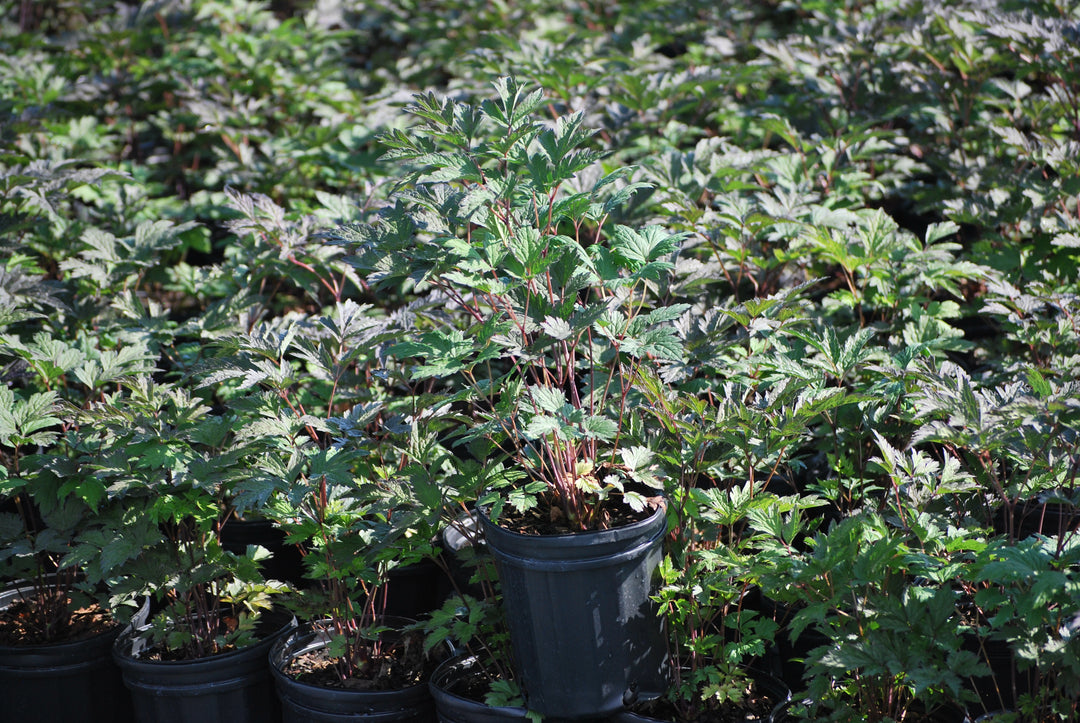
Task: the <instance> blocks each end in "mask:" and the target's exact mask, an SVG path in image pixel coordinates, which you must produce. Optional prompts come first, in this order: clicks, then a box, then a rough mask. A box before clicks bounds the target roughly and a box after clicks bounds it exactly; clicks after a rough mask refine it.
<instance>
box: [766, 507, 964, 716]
mask: <svg viewBox="0 0 1080 723" xmlns="http://www.w3.org/2000/svg"><path fill="white" fill-rule="evenodd" d="M924 532H925V533H926V534H925V535H924V536H923V538H922V539H918V538H916V541H917V542H919V543H921V546H920V547H919V548H915V549H913V548H911V547H909V546H908V540H907V536H906V534H905V533H904V532H903V531H901V530H898V529H895V528H892V527H890V526H889V525H888V524H887V523H886V521H885V520H884V519H883V518H882V517H881V516H879V515H877V514H874V513H869V512H868V513H864V514H861V515H856V516H852V517H848V518H845V519H844V520H842V521H841V522H839V523H838V524H835V525H833V526H832V527H830V528H829V529H828V531H826V532H819V533H817V534H815V535H814V537H813V539H812V540H811V541H810V543H809V547H810V550H809V551H806V552H803V551H799V550H794V549H790V548H789V549H788V551H787V554H788V555H789V557H790V559H789V560H788V561H787V562H786V563H785V564H779V565H777V566H776V568H775V571H774V572H773V573H770V574H769V575H767V576H765V577H764V578H763V579H764V580H765V584H766V585H767V586H768V587H769V588H770V589H771V590H773V594H775V595H776V596H777V597H778V598H779V599H780V600H782V601H790V602H796V601H797V602H798V603H799V604H800V607H799V608H798V610H797V612H796V614H795V615H794V617H793V619H792V620H791V622H790V623H789V624H790V626H791V628H792V631H793V634H794V635H795V636H798V635H799V634H801V633H803V631H805V630H807V629H810V628H813V629H815V630H816V631H817V632H818V633H820V634H821V635H822V636H823V639H824V642H822V643H821V644H820V645H818V646H816V647H814V648H813V649H812V650H811V651H810V652H809V654H808V655H807V658H806V669H805V673H804V680H805V684H806V686H805V689H804V690H803V691H800V692H797V693H796V694H795V699H796V700H798V701H800V702H799V704H798V705H796V706H795V709H797V710H796V713H797V714H798V715H804V716H805V715H809V716H811V717H813V719H814V720H851V719H852V717H858V718H859V719H860V720H868V721H891V720H905V721H920V722H921V721H936V720H944V719H951V718H952V717H953V716H955V715H960V716H962V715H963V706H964V704H965V703H966V702H967V701H968V700H969V699H970V698H971V697H972V695H971V693H970V692H969V691H967V690H966V688H965V683H966V681H967V679H968V678H969V677H971V676H975V675H979V674H981V673H983V672H984V670H985V669H984V667H983V666H981V665H980V663H979V660H978V658H977V656H976V655H975V653H974V652H973V651H971V650H968V649H966V648H965V646H964V640H965V635H964V634H965V632H967V631H968V630H969V628H968V625H967V623H966V621H965V620H964V618H963V616H961V615H960V613H959V610H958V605H957V603H958V597H957V592H956V591H955V590H954V589H953V588H952V586H951V585H950V584H949V582H950V581H949V580H948V577H949V576H950V575H953V574H955V569H956V566H954V565H950V564H949V561H950V558H949V556H948V554H947V552H948V550H947V547H946V546H945V545H944V541H943V539H942V538H941V537H940V533H941V531H940V530H938V529H935V528H933V527H931V528H930V529H929V531H926V530H924ZM935 543H941V544H942V546H941V547H936V544H935ZM774 551H775V548H774Z"/></svg>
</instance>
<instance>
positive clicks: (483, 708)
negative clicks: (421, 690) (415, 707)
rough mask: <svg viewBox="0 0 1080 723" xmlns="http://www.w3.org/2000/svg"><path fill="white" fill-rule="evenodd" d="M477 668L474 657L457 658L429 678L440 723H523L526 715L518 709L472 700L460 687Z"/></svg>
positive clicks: (524, 711)
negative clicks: (507, 722)
mask: <svg viewBox="0 0 1080 723" xmlns="http://www.w3.org/2000/svg"><path fill="white" fill-rule="evenodd" d="M479 666H480V663H479V661H478V660H477V659H476V656H475V655H468V654H464V655H459V656H457V657H455V658H450V659H449V660H446V661H443V663H442V664H441V665H439V667H438V668H436V669H435V672H434V673H432V674H431V680H430V681H428V686H429V688H430V690H431V696H432V698H434V699H435V710H436V712H437V714H438V718H437V720H438V721H439V723H502V721H522V720H526V716H527V713H528V711H527V710H525V709H524V708H518V707H509V706H504V707H496V706H490V705H485V704H484V703H481V702H479V701H475V700H472V699H470V698H467V697H465V696H464V695H462V694H461V693H460V687H461V686H462V685H463V684H464V682H465V681H466V680H467V679H468V678H469V677H470V676H472V675H473V673H474V671H475V670H476V669H477V668H478V667H479Z"/></svg>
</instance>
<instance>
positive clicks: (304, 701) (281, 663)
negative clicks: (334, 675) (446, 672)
mask: <svg viewBox="0 0 1080 723" xmlns="http://www.w3.org/2000/svg"><path fill="white" fill-rule="evenodd" d="M383 622H384V623H386V624H388V625H395V624H405V623H409V622H412V621H409V620H401V619H388V618H383ZM329 643H330V637H329V636H328V635H327V634H326V633H325V632H322V631H317V630H312V629H311V627H310V626H305V627H302V628H299V629H297V630H294V631H293V632H292V633H290V634H289V635H287V636H284V637H282V638H279V639H278V640H277V641H276V642H275V643H274V645H273V647H271V649H270V669H271V671H272V674H273V676H274V685H275V687H276V688H277V694H278V697H279V698H280V699H281V707H282V718H281V720H282V721H283V723H339V722H340V723H344V722H345V721H364V722H365V723H431V722H432V721H434V720H435V703H434V701H433V700H432V697H431V692H430V691H429V689H428V686H427V684H426V683H420V684H417V685H413V686H410V687H408V688H403V689H401V690H385V691H382V690H380V691H374V690H352V689H344V688H327V687H324V686H319V685H312V684H310V683H304V682H301V681H298V680H294V679H293V678H292V677H290V676H288V675H286V674H285V673H284V670H285V668H286V667H287V666H288V664H289V663H290V662H291V661H292V660H293V659H295V658H297V657H299V656H301V655H304V654H305V653H309V652H312V651H314V650H319V649H321V648H324V647H326V646H327V645H328V644H329Z"/></svg>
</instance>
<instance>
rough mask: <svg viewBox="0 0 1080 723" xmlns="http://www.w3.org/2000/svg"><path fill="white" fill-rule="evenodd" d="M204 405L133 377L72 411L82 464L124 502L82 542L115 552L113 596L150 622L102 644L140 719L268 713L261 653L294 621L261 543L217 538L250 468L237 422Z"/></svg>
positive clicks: (245, 717) (272, 707)
mask: <svg viewBox="0 0 1080 723" xmlns="http://www.w3.org/2000/svg"><path fill="white" fill-rule="evenodd" d="M210 411H211V410H210V408H209V407H208V406H207V405H205V404H204V403H203V402H202V400H201V399H199V398H198V397H195V396H193V395H192V394H191V393H190V392H188V391H186V390H181V389H179V388H178V387H176V386H174V385H172V384H168V383H162V384H158V383H155V382H154V381H152V380H151V379H150V377H149V375H134V376H132V377H130V378H128V379H126V380H125V382H124V383H123V385H122V391H120V392H118V393H116V394H111V395H109V396H108V397H107V398H106V399H105V400H104V401H100V402H91V403H89V404H87V405H86V408H85V409H81V410H79V411H78V412H77V413H76V415H75V416H76V419H78V420H79V423H80V424H81V425H82V428H83V432H84V433H85V435H86V436H85V437H84V443H85V445H86V452H85V458H84V460H83V465H84V467H85V469H86V470H87V471H88V472H89V473H91V474H93V475H94V477H95V479H96V480H98V482H99V483H100V484H102V485H103V486H104V487H106V488H108V489H109V490H110V495H111V496H112V497H114V498H115V499H116V500H117V502H118V505H119V506H120V507H121V509H122V512H121V514H118V515H116V516H115V517H114V518H113V519H111V520H110V522H111V525H110V527H108V528H107V529H104V530H102V531H101V533H100V534H99V535H97V536H95V537H94V538H93V539H92V540H90V541H89V542H88V545H89V547H91V548H93V549H94V551H95V552H96V555H97V557H98V558H99V559H107V560H113V561H114V562H115V564H114V565H112V566H111V568H112V571H111V575H110V578H109V585H110V592H111V594H112V595H113V596H114V597H118V598H120V599H124V598H127V597H131V596H146V597H148V598H150V600H151V605H152V610H151V612H152V614H151V616H150V618H149V620H148V621H147V622H146V623H145V624H143V625H140V626H138V627H135V628H134V629H131V630H128V631H125V632H124V633H123V634H121V635H120V637H118V638H117V640H116V643H115V645H114V647H113V651H112V653H113V659H114V660H115V662H116V664H117V665H119V666H120V668H121V670H122V671H123V678H124V683H125V685H127V687H128V688H129V689H130V690H131V694H132V699H133V703H134V708H135V715H136V717H137V719H138V720H140V721H161V722H164V721H182V720H192V719H194V718H199V719H200V720H208V721H214V720H222V721H223V720H230V721H255V720H265V719H266V718H268V717H272V716H274V715H276V714H277V706H276V703H275V699H274V697H273V691H272V684H271V681H270V671H269V667H268V665H267V662H266V656H267V650H268V648H269V646H270V644H271V643H272V642H273V640H274V639H275V637H276V636H278V635H281V634H283V633H284V632H285V631H287V630H288V629H289V628H290V627H291V626H292V625H293V624H294V620H293V618H292V616H291V615H290V614H288V613H287V612H285V611H284V610H281V609H275V608H274V605H273V602H274V599H275V597H276V596H277V595H278V594H279V593H281V592H283V591H284V590H285V589H286V587H285V585H284V584H283V583H280V582H277V581H273V580H266V579H265V578H264V577H263V575H262V573H261V571H260V569H259V566H260V562H261V560H262V559H264V558H265V557H266V555H267V553H266V551H265V550H263V549H260V548H256V547H249V548H248V549H247V550H246V551H245V552H244V553H243V554H237V553H231V552H228V551H226V550H224V549H223V548H222V545H221V541H220V529H221V523H222V520H223V519H224V517H225V515H226V509H227V507H226V501H227V500H229V499H231V498H232V497H233V495H232V492H231V486H232V483H234V482H235V481H236V480H237V479H239V478H242V477H243V476H244V475H246V474H247V472H248V467H247V464H246V462H245V461H244V454H243V452H242V451H241V450H240V449H239V448H238V447H237V440H236V436H235V435H234V433H233V432H234V428H235V427H236V426H241V420H240V419H238V418H237V417H236V416H231V415H228V414H225V415H214V414H211V413H210Z"/></svg>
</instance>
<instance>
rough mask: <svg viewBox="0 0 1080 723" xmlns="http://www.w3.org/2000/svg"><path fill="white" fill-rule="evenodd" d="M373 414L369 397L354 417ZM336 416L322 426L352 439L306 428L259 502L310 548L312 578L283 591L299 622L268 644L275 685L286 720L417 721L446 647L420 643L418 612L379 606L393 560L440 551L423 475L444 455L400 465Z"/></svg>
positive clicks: (384, 601)
mask: <svg viewBox="0 0 1080 723" xmlns="http://www.w3.org/2000/svg"><path fill="white" fill-rule="evenodd" d="M377 413H378V407H376V406H370V407H368V408H366V409H365V410H364V411H363V414H360V413H359V412H358V413H357V414H350V415H349V424H350V425H353V424H355V425H357V426H358V427H361V428H362V427H363V426H365V422H370V421H371V420H373V419H374V418H375V417H376V415H377ZM343 421H344V420H337V421H336V422H335V421H334V420H330V421H327V422H326V425H325V428H326V429H327V430H328V431H330V432H331V433H332V434H333V435H334V436H335V437H337V438H338V439H339V440H342V439H346V438H348V439H349V440H350V441H349V443H347V444H344V445H341V446H333V447H330V448H329V449H320V448H319V446H318V445H316V444H313V443H312V441H311V440H310V439H307V440H306V443H305V444H303V445H302V446H300V447H298V448H296V449H295V450H294V454H293V455H292V456H291V457H290V458H289V459H288V460H287V464H280V463H279V464H280V466H275V464H274V462H273V461H271V459H269V458H267V459H266V464H267V468H268V469H269V470H272V472H273V473H274V474H277V475H279V479H280V480H281V487H280V489H279V491H278V494H276V495H275V496H274V498H273V499H271V500H270V502H269V503H268V505H267V507H266V512H267V514H268V516H269V517H270V518H271V519H273V520H275V521H276V522H277V524H279V525H280V526H281V527H282V529H284V530H285V531H286V532H287V534H288V539H289V541H290V542H296V543H302V544H303V545H304V547H305V548H306V549H307V553H306V555H305V557H304V563H305V568H306V576H307V582H308V584H307V585H305V587H304V588H303V589H302V590H299V591H297V593H296V595H294V596H293V597H292V598H291V600H290V605H291V607H292V608H293V609H294V610H295V611H296V613H297V614H298V616H299V617H300V618H301V619H302V620H304V621H305V623H304V625H303V626H302V627H301V628H299V629H298V630H297V631H295V632H294V633H292V634H291V635H289V636H287V637H284V638H282V639H281V640H279V641H278V642H277V643H276V644H275V646H274V647H273V649H272V650H271V652H270V659H271V665H272V668H273V674H274V678H275V683H276V686H277V691H278V695H279V696H280V698H281V700H282V703H283V708H284V715H285V720H286V721H322V720H325V721H335V720H340V716H342V715H346V714H347V715H349V716H350V719H351V720H387V719H388V718H387V716H391V715H392V716H394V718H393V719H394V720H399V721H416V722H417V723H421V722H423V721H428V720H430V719H431V718H432V716H433V714H434V704H433V703H432V700H431V696H430V693H429V692H428V686H427V679H428V677H429V676H430V674H431V671H432V670H433V669H434V667H435V666H436V665H437V664H438V662H440V659H441V657H445V653H446V651H445V649H442V648H439V649H435V650H428V649H425V648H424V646H423V635H422V634H421V633H420V632H419V631H416V630H414V629H412V628H411V626H412V625H413V624H414V623H415V621H414V620H410V619H406V618H401V617H398V616H394V615H389V614H387V612H386V611H387V608H388V603H389V597H388V595H389V594H392V582H391V573H392V571H393V570H394V569H396V568H399V567H407V566H409V565H413V564H415V563H417V562H419V561H421V560H425V559H427V560H430V559H432V558H434V557H435V556H436V555H437V552H438V550H437V548H436V547H435V545H434V540H435V539H436V538H437V536H438V535H437V533H438V525H437V521H438V519H439V517H440V511H441V510H440V507H441V498H440V495H439V493H438V491H437V488H436V487H435V485H434V484H433V483H432V481H431V480H430V479H428V478H427V476H428V475H429V474H430V473H431V472H432V471H433V470H434V471H435V473H436V474H437V471H438V468H439V464H438V463H437V462H436V461H434V460H433V459H432V458H431V457H429V456H427V455H424V456H422V457H419V458H417V459H415V460H414V462H412V463H409V464H406V465H405V466H403V467H401V468H398V467H397V466H395V464H392V463H388V462H387V461H384V459H383V458H382V456H381V455H380V454H371V453H370V452H371V450H367V449H364V447H363V446H362V444H361V443H359V440H358V438H357V436H356V434H355V433H354V434H352V435H348V436H347V437H346V434H345V431H346V430H345V427H344V425H343ZM352 429H353V430H354V432H355V429H356V427H353V428H352ZM427 449H428V450H429V451H434V450H436V449H437V446H436V447H428V448H427ZM397 451H399V452H403V455H402V457H401V458H402V459H408V458H409V457H408V455H409V453H408V451H406V450H400V449H399V450H397ZM414 451H416V448H415V447H414ZM386 452H388V453H389V452H390V450H386ZM389 458H390V459H395V460H396V459H397V457H394V456H389ZM418 491H420V492H418ZM422 491H428V492H432V491H433V492H434V495H433V496H429V495H427V494H424V492H422Z"/></svg>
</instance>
